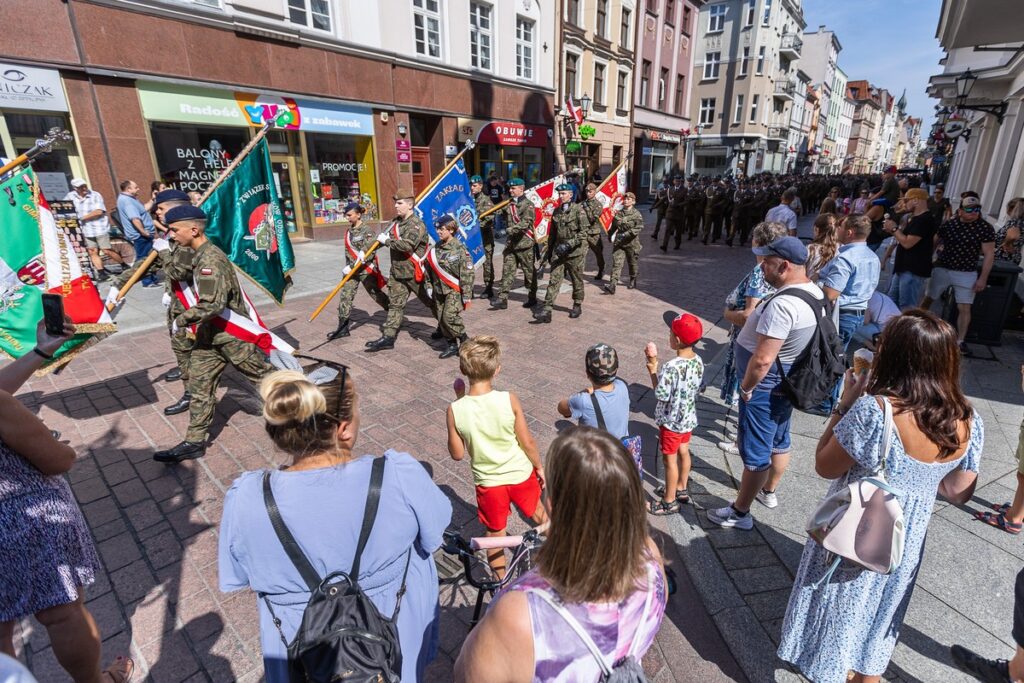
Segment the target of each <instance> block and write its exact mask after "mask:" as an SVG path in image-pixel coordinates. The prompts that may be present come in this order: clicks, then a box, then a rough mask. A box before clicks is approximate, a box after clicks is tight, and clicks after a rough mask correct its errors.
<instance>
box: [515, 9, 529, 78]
mask: <svg viewBox="0 0 1024 683" xmlns="http://www.w3.org/2000/svg"><path fill="white" fill-rule="evenodd" d="M516 76H518V77H519V78H525V79H526V80H528V81H532V80H533V22H532V21H531V20H529V19H525V18H523V17H516Z"/></svg>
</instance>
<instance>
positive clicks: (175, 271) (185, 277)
mask: <svg viewBox="0 0 1024 683" xmlns="http://www.w3.org/2000/svg"><path fill="white" fill-rule="evenodd" d="M170 244H171V248H170V249H169V250H166V249H165V250H163V251H158V252H157V253H156V261H154V262H153V264H152V265H151V266H150V267H149V268H147V269H146V272H145V273H143V275H142V276H143V277H144V276H145V275H148V274H150V272H151V271H153V270H154V269H158V270H161V271H163V274H164V294H165V296H168V297H170V299H171V305H170V306H168V307H167V332H168V334H170V331H171V321H173V320H174V319H175V318H177V317H178V316H179V315H181V314H182V313H184V312H185V307H184V306H183V305H182V304H181V301H179V300H178V297H177V296H175V295H174V291H173V290H172V289H171V283H172V282H174V281H175V280H182V281H184V282H190V281H191V280H192V259H193V257H195V252H194V251H192V250H191V249H188V248H186V247H181V246H178V244H177V243H176V242H171V243H170ZM143 261H145V259H135V263H133V264H132V267H131V268H129V269H128V270H125V271H123V272H122V273H121V274H120V275H118V276H117V277H115V278H114V279H113V280H112V281H111V285H112V286H113V287H114V288H115V289H121V288H122V287H124V286H125V284H126V283H127V282H128V280H130V279H131V277H132V275H134V274H135V273H136V272H137V271H138V270H140V269H141V268H142V263H143ZM170 337H171V351H173V352H174V359H175V360H176V361H177V363H178V370H180V371H181V379H182V381H184V382H188V374H189V373H188V366H189V354H190V353H191V352H192V346H193V342H192V340H191V339H189V338H188V337H187V336H186V335H184V334H177V335H174V334H172V335H170Z"/></svg>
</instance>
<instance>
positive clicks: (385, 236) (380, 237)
mask: <svg viewBox="0 0 1024 683" xmlns="http://www.w3.org/2000/svg"><path fill="white" fill-rule="evenodd" d="M377 241H378V242H380V243H381V245H385V244H387V243H388V234H387V233H386V232H382V233H381V234H379V235H377Z"/></svg>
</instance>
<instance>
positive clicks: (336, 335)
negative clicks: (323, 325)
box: [327, 318, 351, 341]
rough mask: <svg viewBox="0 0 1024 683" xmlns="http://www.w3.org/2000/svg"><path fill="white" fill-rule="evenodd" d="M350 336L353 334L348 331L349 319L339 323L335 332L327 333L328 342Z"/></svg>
mask: <svg viewBox="0 0 1024 683" xmlns="http://www.w3.org/2000/svg"><path fill="white" fill-rule="evenodd" d="M349 334H351V332H349V331H348V318H345V319H344V320H339V321H338V327H337V329H335V330H334V331H333V332H328V333H327V341H334V340H335V339H341V338H342V337H347V336H349Z"/></svg>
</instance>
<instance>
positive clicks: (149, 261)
mask: <svg viewBox="0 0 1024 683" xmlns="http://www.w3.org/2000/svg"><path fill="white" fill-rule="evenodd" d="M273 127H274V120H273V119H271V120H269V121H267V122H266V123H264V124H263V127H262V128H260V129H259V130H258V131H257V132H256V135H254V136H253V138H252V140H250V141H249V144H247V145H246V146H245V147H243V148H242V151H241V152H239V153H238V156H236V157H235V159H234V160H233V161H232V162H231V164H229V165H228V167H227V168H225V169H224V172H223V173H221V174H220V175H219V176H217V179H216V180H214V181H213V183H211V184H210V187H208V188H206V192H204V193H203V196H202V197H201V198H200V199H199V205H200V206H202V204H203V202H205V201H206V200H207V199H209V197H210V195H211V194H213V191H214V190H216V189H217V188H218V187H220V185H221V183H223V182H224V181H225V180H226V179H227V177H228V176H229V175H231V173H232V172H233V171H234V170H235V169H236V168H238V165H239V164H240V163H242V161H243V160H244V159H245V157H247V156H249V152H251V151H252V150H253V149H255V148H256V145H258V144H260V141H261V140H262V139H263V138H265V137H266V136H267V133H268V132H269V131H270V129H271V128H273ZM157 253H158V252H157V251H156V250H152V251H150V252H149V253H148V254H147V255H146V258H145V260H144V261H143V262H142V264H141V265H140V266H139V267H138V268H137V269H136V270H135V272H134V273H132V276H131V277H130V278H128V281H127V282H125V283H124V285H123V286H122V287H121V289H120V290H118V292H117V300H118V301H120V300H121V299H123V298H124V297H125V295H127V294H128V290H130V289H131V288H132V287H134V286H135V285H136V284H137V283H138V281H139V280H141V279H142V278H143V277H144V276H145V275H146V271H147V270H149V268H150V266H152V265H153V262H154V261H156V258H157ZM115 306H116V305H115V304H107V310H108V311H113V310H114V308H115Z"/></svg>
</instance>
